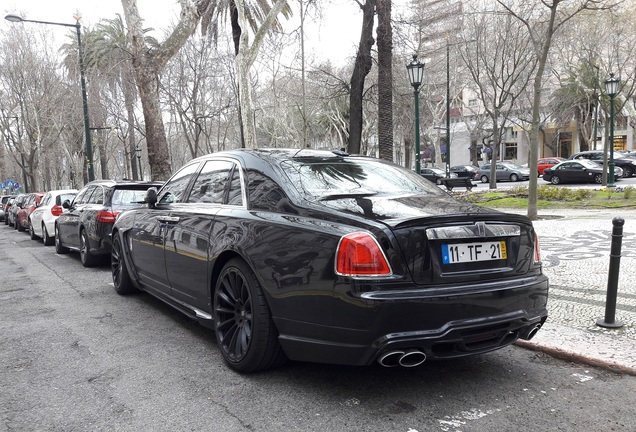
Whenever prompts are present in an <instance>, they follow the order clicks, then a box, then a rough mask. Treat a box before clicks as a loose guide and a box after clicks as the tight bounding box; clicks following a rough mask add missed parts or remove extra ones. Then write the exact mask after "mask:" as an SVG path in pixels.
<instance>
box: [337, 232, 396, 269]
mask: <svg viewBox="0 0 636 432" xmlns="http://www.w3.org/2000/svg"><path fill="white" fill-rule="evenodd" d="M336 273H337V274H339V275H341V276H389V275H391V274H392V271H391V267H390V266H389V263H388V261H387V259H386V256H385V255H384V252H383V251H382V248H380V245H379V244H378V241H377V240H376V239H375V237H373V236H372V235H371V234H368V233H364V232H355V233H351V234H347V235H345V236H343V237H342V238H341V239H340V243H339V244H338V249H337V251H336Z"/></svg>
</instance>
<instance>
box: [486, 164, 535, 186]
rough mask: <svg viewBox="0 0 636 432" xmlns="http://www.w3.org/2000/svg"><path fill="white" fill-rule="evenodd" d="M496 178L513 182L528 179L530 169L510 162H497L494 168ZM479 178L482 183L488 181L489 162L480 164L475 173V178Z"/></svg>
mask: <svg viewBox="0 0 636 432" xmlns="http://www.w3.org/2000/svg"><path fill="white" fill-rule="evenodd" d="M495 175H496V177H495V178H496V180H497V181H505V180H510V181H513V182H516V181H520V180H528V179H530V170H529V169H528V168H527V167H522V166H519V165H516V164H513V163H512V162H497V167H496V170H495ZM478 179H479V180H481V182H482V183H488V182H490V164H486V165H482V166H481V167H479V169H478V170H477V173H476V174H475V180H478Z"/></svg>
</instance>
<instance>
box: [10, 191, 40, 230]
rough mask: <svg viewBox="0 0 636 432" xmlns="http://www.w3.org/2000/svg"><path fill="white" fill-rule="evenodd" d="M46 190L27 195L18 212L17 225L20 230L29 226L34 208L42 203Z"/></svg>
mask: <svg viewBox="0 0 636 432" xmlns="http://www.w3.org/2000/svg"><path fill="white" fill-rule="evenodd" d="M44 195H45V193H44V192H33V193H30V194H28V195H27V197H26V199H25V200H24V203H23V204H22V205H21V206H20V209H19V210H18V212H17V213H16V215H15V216H16V217H15V226H16V229H17V230H18V231H24V230H25V229H27V228H29V216H30V215H31V213H33V210H35V209H36V207H37V206H39V205H40V201H42V197H44Z"/></svg>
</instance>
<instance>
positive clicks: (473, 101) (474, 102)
mask: <svg viewBox="0 0 636 432" xmlns="http://www.w3.org/2000/svg"><path fill="white" fill-rule="evenodd" d="M468 106H469V107H476V106H477V99H469V100H468Z"/></svg>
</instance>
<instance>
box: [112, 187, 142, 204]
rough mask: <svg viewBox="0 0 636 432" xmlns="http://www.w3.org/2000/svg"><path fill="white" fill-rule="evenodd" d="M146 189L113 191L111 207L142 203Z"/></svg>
mask: <svg viewBox="0 0 636 432" xmlns="http://www.w3.org/2000/svg"><path fill="white" fill-rule="evenodd" d="M146 191H147V189H115V192H114V193H113V200H112V204H113V205H121V204H138V203H140V202H143V201H144V198H145V197H146Z"/></svg>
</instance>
